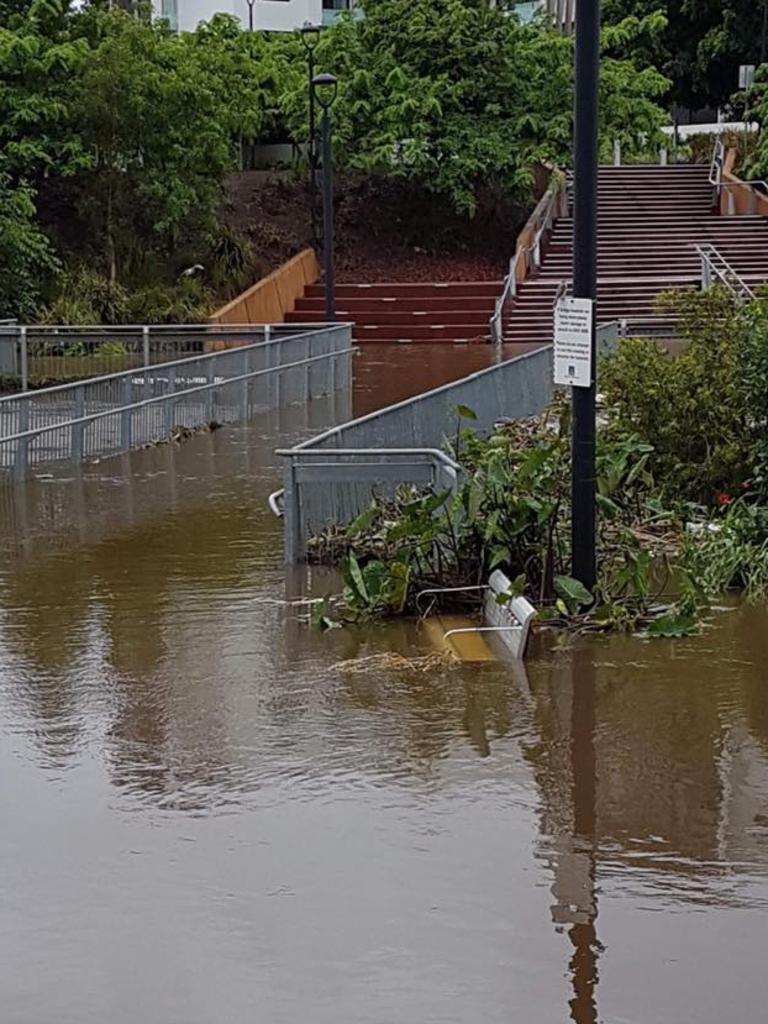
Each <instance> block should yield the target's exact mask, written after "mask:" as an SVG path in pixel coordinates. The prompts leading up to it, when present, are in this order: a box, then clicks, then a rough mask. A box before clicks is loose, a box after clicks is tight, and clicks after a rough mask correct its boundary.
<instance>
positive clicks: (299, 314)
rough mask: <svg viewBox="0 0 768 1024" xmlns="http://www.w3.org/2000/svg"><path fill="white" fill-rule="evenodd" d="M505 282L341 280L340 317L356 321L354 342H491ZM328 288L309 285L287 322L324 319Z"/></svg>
mask: <svg viewBox="0 0 768 1024" xmlns="http://www.w3.org/2000/svg"><path fill="white" fill-rule="evenodd" d="M503 285H504V282H503V281H501V280H499V281H477V282H472V281H456V282H447V283H440V284H430V283H426V284H340V285H337V287H336V316H337V317H338V319H339V320H352V321H354V324H355V330H354V337H355V341H356V342H358V343H361V344H364V343H365V342H378V343H382V342H401V343H406V342H420V343H423V342H441V343H443V344H445V343H452V342H453V343H461V342H465V343H466V342H486V341H487V340H488V323H489V321H490V318H491V316H492V314H493V309H494V304H495V302H496V299H497V298H498V296H499V295H500V294H501V290H502V288H503ZM324 308H325V307H324V302H323V286H322V285H320V284H314V285H310V286H309V287H308V288H307V289H306V290H305V292H304V297H303V298H301V299H299V300H298V301H297V302H296V307H295V309H294V311H293V312H292V313H288V314H287V315H286V322H287V323H308V322H311V321H322V320H323V319H324V316H325V314H324Z"/></svg>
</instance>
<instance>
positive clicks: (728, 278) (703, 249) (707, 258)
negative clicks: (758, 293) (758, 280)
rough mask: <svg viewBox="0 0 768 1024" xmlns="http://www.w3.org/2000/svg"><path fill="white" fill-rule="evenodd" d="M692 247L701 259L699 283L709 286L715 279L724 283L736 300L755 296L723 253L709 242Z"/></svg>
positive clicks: (748, 299)
mask: <svg viewBox="0 0 768 1024" xmlns="http://www.w3.org/2000/svg"><path fill="white" fill-rule="evenodd" d="M694 248H695V249H696V252H697V253H698V254H699V257H700V259H701V284H702V287H703V288H710V287H711V286H712V285H713V284H714V280H713V279H717V280H718V281H720V282H721V284H724V285H725V287H726V288H727V289H728V291H729V292H730V293H731V294H732V295H733V297H734V298H735V299H736V300H737V301H738V302H748V301H751V300H752V299H754V298H755V293H754V292H753V291H752V289H751V288H750V287H749V285H748V284H747V282H746V281H745V280H744V279H743V278H742V277H741V276H740V275H739V273H738V271H736V270H734V268H733V267H732V266H731V265H730V263H729V262H728V260H727V259H726V258H725V256H723V254H722V253H721V252H720V251H719V250H718V249H717V248H716V247H715V246H714V245H711V244H709V243H708V244H706V245H695V246H694Z"/></svg>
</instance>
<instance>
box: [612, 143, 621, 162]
mask: <svg viewBox="0 0 768 1024" xmlns="http://www.w3.org/2000/svg"><path fill="white" fill-rule="evenodd" d="M613 166H614V167H621V140H620V139H614V140H613Z"/></svg>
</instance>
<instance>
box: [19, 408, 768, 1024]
mask: <svg viewBox="0 0 768 1024" xmlns="http://www.w3.org/2000/svg"><path fill="white" fill-rule="evenodd" d="M326 417H327V410H325V415H324V411H323V409H322V408H317V409H314V410H312V411H311V415H310V416H308V417H305V418H304V419H303V420H302V419H298V420H296V419H293V420H291V419H289V418H286V417H285V415H283V417H282V418H281V419H280V420H279V422H272V423H267V422H260V423H256V424H253V425H250V426H248V427H244V428H225V429H223V430H221V431H217V432H216V433H214V434H212V435H201V436H198V437H195V438H193V439H191V440H190V441H188V442H187V443H186V444H184V445H182V446H180V447H177V448H172V447H163V448H158V449H156V450H153V451H144V452H136V453H132V454H131V455H129V456H125V457H123V458H122V459H121V460H111V461H110V462H109V463H104V464H102V465H100V466H92V467H87V471H86V472H85V473H84V475H83V476H82V477H79V478H58V477H54V478H53V479H49V480H43V481H37V482H32V483H30V484H28V485H26V486H25V488H24V489H23V491H22V492H19V493H20V494H21V497H19V496H18V495H17V498H16V499H15V501H14V504H13V506H12V507H13V513H12V516H11V515H10V514H5V515H4V516H3V518H2V521H1V522H0V553H2V556H3V557H2V559H0V779H2V784H1V785H0V816H1V820H2V821H3V828H2V829H0V877H2V889H3V913H2V914H1V915H0V1002H1V1003H2V1006H3V1020H4V1021H8V1022H12V1024H40V1022H43V1021H44V1022H47V1021H54V1020H55V1021H57V1022H63V1024H103V1022H104V1021H105V1020H108V1021H110V1022H112V1024H135V1022H136V1020H138V1019H141V1020H146V1021H151V1022H152V1024H177V1022H181V1021H183V1022H184V1024H210V1022H211V1021H227V1022H229V1021H232V1022H238V1024H239V1022H240V1021H250V1020H259V1021H261V1020H264V1021H269V1022H270V1024H299V1022H304V1021H312V1022H313V1024H339V1022H345V1024H346V1022H352V1021H354V1022H355V1024H382V1022H389V1021H418V1022H420V1024H437V1022H440V1024H444V1022H456V1024H465V1022H467V1021H478V1022H479V1021H482V1022H483V1024H497V1022H498V1024H502V1022H504V1024H507V1022H509V1021H511V1020H513V1021H514V1020H520V1021H546V1022H556V1024H557V1022H563V1024H565V1022H566V1021H569V1020H576V1021H578V1022H580V1024H586V1022H593V1021H596V1020H605V1021H611V1022H613V1021H630V1022H645V1021H654V1024H720V1022H721V1021H722V1020H724V1019H729V1018H731V1019H736V1020H742V1019H743V1020H745V1021H746V1020H759V1019H761V1017H762V1013H763V1005H764V997H765V983H764V979H763V975H764V937H765V920H766V918H765V912H766V909H768V817H767V816H766V806H768V693H767V692H766V687H765V681H764V680H765V672H764V666H765V664H766V649H765V647H766V641H765V639H764V638H765V636H766V630H765V611H764V610H763V609H754V608H753V609H746V608H742V609H738V610H734V611H733V612H730V613H727V614H722V615H720V616H719V617H718V618H717V619H716V620H715V624H714V626H713V629H712V630H711V631H710V632H708V633H707V634H705V636H704V637H703V638H699V639H691V640H684V641H669V642H666V641H663V642H658V643H655V644H648V643H642V642H640V641H637V640H632V639H626V638H616V639H613V640H610V641H602V640H598V641H594V642H589V641H585V642H583V643H581V644H579V645H577V646H576V647H575V648H567V649H562V650H558V649H555V648H554V647H547V646H544V645H540V646H539V647H538V649H537V651H536V652H535V656H534V658H533V659H532V660H531V662H530V663H529V665H528V673H527V678H526V677H525V676H516V677H513V676H511V675H510V673H509V672H508V670H507V669H505V668H504V667H503V666H499V665H497V664H487V665H483V666H481V667H477V666H470V667H463V668H462V667H457V668H454V669H446V668H442V667H440V668H436V667H435V666H434V665H432V667H431V668H430V667H429V666H428V665H427V666H425V663H424V662H422V661H420V660H419V659H420V658H421V657H422V656H423V655H425V654H428V653H429V648H428V647H427V644H426V640H425V637H424V634H423V633H422V632H421V631H420V630H418V629H417V628H416V627H415V626H413V625H410V624H406V623H398V624H394V625H392V626H390V627H387V628H379V627H377V628H376V629H371V630H369V631H365V630H358V631H354V632H351V631H336V632H333V633H331V634H329V635H325V636H320V635H318V634H315V633H313V632H311V631H310V630H309V629H308V628H307V627H306V625H305V624H302V623H301V622H300V621H299V611H298V610H297V609H296V608H295V607H289V606H287V605H286V604H285V601H286V599H287V598H290V597H294V596H295V595H296V594H299V593H304V592H306V591H307V590H311V591H312V592H314V593H319V592H322V591H323V590H324V589H326V588H329V589H332V588H333V587H335V585H336V584H335V581H333V580H332V579H328V578H327V576H324V574H323V573H319V572H317V571H313V572H312V573H311V574H310V575H309V578H308V579H307V578H305V577H304V576H303V575H301V576H299V577H296V578H292V579H290V580H289V581H288V582H287V583H286V580H285V576H284V572H283V567H282V562H281V555H280V534H281V528H280V524H279V522H278V521H277V520H275V519H274V518H273V517H272V516H271V515H270V513H269V512H268V511H267V509H266V505H265V498H266V495H267V494H268V493H269V491H270V490H272V489H274V487H275V485H276V483H277V480H278V477H277V469H276V467H275V464H274V457H273V456H272V450H273V448H274V447H275V446H276V442H277V438H278V436H279V443H285V442H286V441H288V440H289V439H291V438H298V437H302V436H306V434H307V433H308V432H309V431H311V430H315V429H320V428H321V427H322V426H323V425H324V422H323V421H324V419H325V418H326ZM0 507H2V508H3V509H5V510H6V512H7V510H8V506H7V505H6V506H0ZM393 653H394V654H395V655H396V657H392V655H393ZM425 667H426V670H425ZM724 951H725V953H724ZM724 956H725V959H724ZM715 977H716V979H717V982H716V984H713V982H712V979H713V978H715Z"/></svg>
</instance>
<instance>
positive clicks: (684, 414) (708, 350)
mask: <svg viewBox="0 0 768 1024" xmlns="http://www.w3.org/2000/svg"><path fill="white" fill-rule="evenodd" d="M665 304H666V306H667V307H668V308H672V309H674V310H675V311H676V312H677V313H678V315H679V316H680V318H681V319H680V332H681V334H682V336H683V338H684V339H685V341H686V342H687V347H686V348H685V350H684V351H683V352H682V353H681V354H680V355H678V356H677V357H676V358H674V359H670V358H669V356H668V355H667V354H666V353H665V352H664V351H662V350H661V349H660V348H659V347H658V346H656V345H652V344H650V343H649V342H648V341H646V340H643V339H633V340H626V341H623V342H622V343H621V344H620V346H619V349H618V351H617V352H616V354H615V355H613V356H612V357H611V358H609V359H607V360H606V361H605V362H604V364H603V366H602V368H601V378H600V386H601V390H602V392H603V393H604V395H605V400H606V403H607V405H608V407H609V418H610V423H611V426H610V430H611V431H612V432H613V433H614V434H617V435H618V436H621V435H622V434H624V435H636V436H638V437H639V438H641V439H642V440H643V441H644V442H645V443H647V444H649V445H651V446H652V448H653V453H652V454H651V456H650V461H649V466H650V469H651V471H652V473H653V475H654V477H655V479H656V480H657V481H659V484H660V486H661V488H662V490H663V493H664V495H665V497H667V498H669V499H674V500H678V501H687V502H695V503H698V504H702V505H705V506H708V507H712V506H716V505H717V504H718V501H719V500H721V496H722V495H734V494H739V493H741V492H742V490H743V489H744V485H745V484H746V483H747V482H748V481H749V482H750V486H753V487H755V488H757V489H758V490H759V494H760V496H761V498H762V497H766V496H768V478H766V475H765V472H764V468H765V469H768V439H767V438H766V422H768V393H767V391H766V386H765V382H766V380H768V302H766V301H765V300H759V301H756V302H753V303H750V304H748V305H746V306H739V305H738V304H737V303H736V301H735V300H734V299H733V297H732V296H731V295H730V293H729V292H727V291H726V290H725V289H719V288H713V289H711V290H709V291H707V292H703V293H681V294H679V295H676V296H674V297H668V298H667V300H666V303H665Z"/></svg>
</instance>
